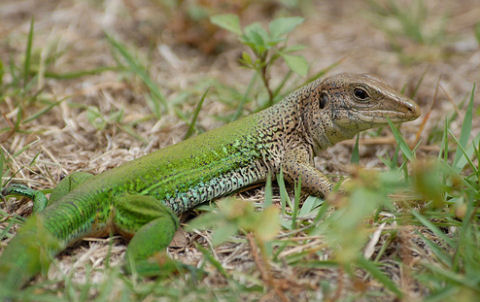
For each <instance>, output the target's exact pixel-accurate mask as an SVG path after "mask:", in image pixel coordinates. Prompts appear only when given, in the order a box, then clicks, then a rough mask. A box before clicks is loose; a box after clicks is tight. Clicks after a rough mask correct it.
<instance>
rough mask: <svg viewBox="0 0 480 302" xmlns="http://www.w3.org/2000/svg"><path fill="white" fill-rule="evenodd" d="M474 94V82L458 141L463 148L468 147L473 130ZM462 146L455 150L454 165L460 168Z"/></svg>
mask: <svg viewBox="0 0 480 302" xmlns="http://www.w3.org/2000/svg"><path fill="white" fill-rule="evenodd" d="M474 95H475V84H473V87H472V92H471V94H470V101H469V102H468V105H467V111H466V112H465V118H464V119H463V124H462V131H461V132H460V139H459V141H458V142H459V144H458V146H459V147H461V148H463V149H466V148H467V143H468V138H469V137H470V133H471V131H472V119H473V99H474ZM461 148H458V149H457V151H456V152H455V159H454V160H453V166H454V167H455V168H457V169H458V168H459V167H458V162H459V161H460V158H461V157H462V155H463V152H462V150H461Z"/></svg>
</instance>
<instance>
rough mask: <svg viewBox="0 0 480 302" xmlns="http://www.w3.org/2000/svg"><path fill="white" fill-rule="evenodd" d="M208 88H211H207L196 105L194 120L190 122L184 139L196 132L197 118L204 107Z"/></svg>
mask: <svg viewBox="0 0 480 302" xmlns="http://www.w3.org/2000/svg"><path fill="white" fill-rule="evenodd" d="M208 90H210V87H209V88H207V90H205V92H204V93H203V95H202V98H201V99H200V102H198V104H197V107H195V111H194V112H193V116H192V120H191V122H190V126H189V127H188V130H187V133H185V136H184V137H183V139H184V140H186V139H187V138H189V137H190V136H192V135H193V133H194V132H195V125H196V124H197V118H198V114H199V113H200V110H201V109H202V106H203V101H204V100H205V97H206V96H207V93H208Z"/></svg>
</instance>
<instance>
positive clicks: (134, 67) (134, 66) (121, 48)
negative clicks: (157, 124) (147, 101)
mask: <svg viewBox="0 0 480 302" xmlns="http://www.w3.org/2000/svg"><path fill="white" fill-rule="evenodd" d="M105 36H106V37H107V40H108V42H109V43H110V45H112V47H113V48H114V49H115V50H116V51H118V53H120V55H122V57H123V58H124V59H125V61H126V62H127V65H128V67H129V69H130V70H131V71H132V72H133V73H135V74H136V75H137V76H138V77H139V78H140V79H141V80H142V81H143V83H144V84H145V85H146V86H147V87H148V89H149V90H150V93H151V94H152V97H153V99H154V100H155V101H158V102H160V103H161V105H163V107H164V109H165V110H167V108H168V104H167V99H166V98H165V96H164V95H163V94H162V93H161V92H160V89H159V88H158V86H157V85H156V84H155V83H154V82H153V80H152V79H151V78H150V76H149V75H148V73H147V71H146V70H145V68H144V67H143V66H141V65H140V64H139V63H138V62H137V61H136V60H135V59H134V57H133V55H132V54H131V53H130V52H129V51H128V50H127V48H126V47H125V45H123V44H121V43H120V42H118V41H117V40H115V39H114V38H113V37H112V36H110V35H109V34H107V33H106V34H105ZM158 117H159V116H157V118H158Z"/></svg>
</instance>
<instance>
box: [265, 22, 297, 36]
mask: <svg viewBox="0 0 480 302" xmlns="http://www.w3.org/2000/svg"><path fill="white" fill-rule="evenodd" d="M303 20H304V19H303V18H302V17H286V18H278V19H275V20H273V21H272V22H270V24H269V25H268V29H269V30H270V34H271V36H272V37H273V38H280V37H282V36H285V35H287V34H288V33H289V32H291V31H292V30H293V29H295V27H297V26H298V25H299V24H301V23H302V22H303Z"/></svg>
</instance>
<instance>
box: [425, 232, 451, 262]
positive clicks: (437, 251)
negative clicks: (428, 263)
mask: <svg viewBox="0 0 480 302" xmlns="http://www.w3.org/2000/svg"><path fill="white" fill-rule="evenodd" d="M416 233H417V234H418V236H420V238H422V239H423V241H424V242H425V244H426V245H427V246H428V247H429V248H430V249H431V250H432V252H433V253H434V254H435V256H437V258H438V259H439V260H440V261H441V262H443V264H445V265H447V266H448V267H452V260H451V259H450V257H449V256H448V255H447V254H445V253H443V252H442V249H441V248H440V247H439V246H438V245H437V244H435V243H434V242H433V241H431V240H430V239H428V238H427V237H425V236H423V234H421V233H420V232H416Z"/></svg>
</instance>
